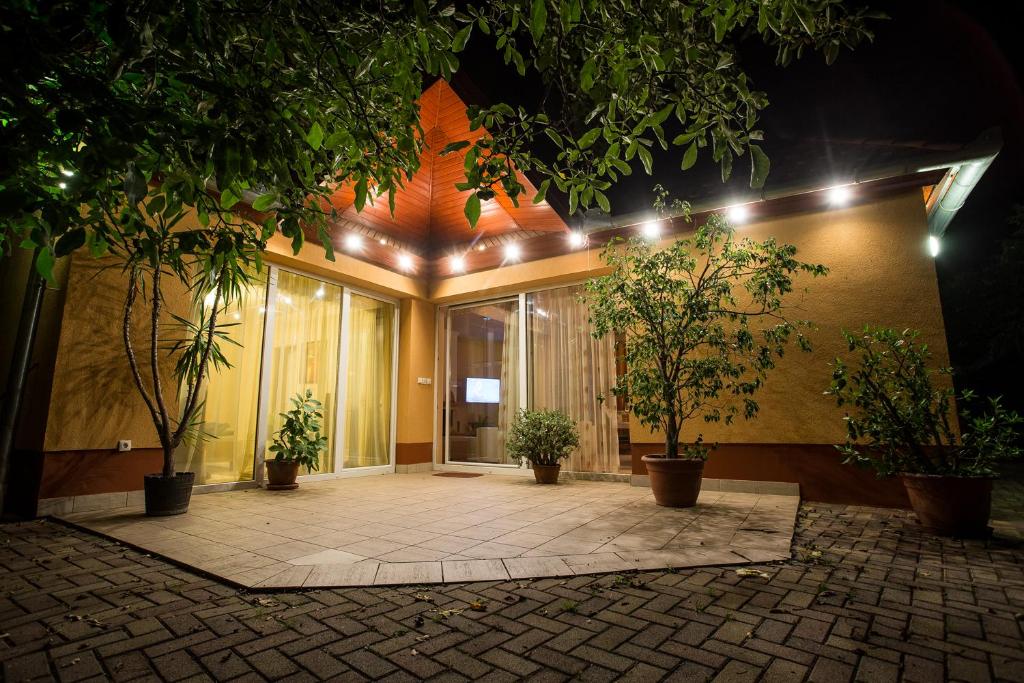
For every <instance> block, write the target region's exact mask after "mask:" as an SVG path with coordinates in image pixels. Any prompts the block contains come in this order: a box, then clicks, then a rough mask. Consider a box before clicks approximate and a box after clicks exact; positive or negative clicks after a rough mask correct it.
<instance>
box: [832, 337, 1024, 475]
mask: <svg viewBox="0 0 1024 683" xmlns="http://www.w3.org/2000/svg"><path fill="white" fill-rule="evenodd" d="M843 336H844V337H845V338H846V342H847V345H848V347H849V352H850V354H851V355H852V356H853V358H852V360H851V361H849V362H847V361H845V360H843V359H841V358H836V359H835V361H834V362H833V365H832V367H833V370H832V384H831V386H830V387H829V390H828V391H827V392H826V394H828V395H831V396H834V397H835V399H836V403H837V404H838V405H840V406H846V407H848V408H849V412H848V413H847V415H846V418H845V420H846V431H847V437H848V440H847V443H846V444H845V445H844V446H842V447H841V448H840V450H841V451H842V452H843V453H844V454H845V455H846V460H845V462H847V463H853V464H857V465H861V466H865V467H874V468H875V469H876V470H877V471H878V474H879V476H892V475H894V474H902V473H905V472H908V473H915V474H939V475H947V476H959V477H972V476H994V475H995V473H996V472H995V467H996V463H998V462H999V461H1000V460H1009V459H1011V458H1016V457H1019V456H1020V454H1021V452H1022V451H1021V449H1020V448H1019V447H1018V446H1017V445H1016V443H1015V442H1016V440H1017V439H1018V431H1019V430H1020V427H1021V425H1024V418H1021V417H1020V416H1019V415H1017V414H1016V413H1014V412H1012V411H1007V410H1006V409H1004V408H1003V407H1002V405H1001V403H1000V399H999V398H991V399H989V401H988V404H989V405H988V409H987V411H984V412H983V411H978V410H975V408H974V404H975V401H976V399H975V396H974V394H973V392H970V391H964V392H962V393H961V394H960V396H959V399H958V400H959V403H960V405H961V409H962V413H961V415H962V418H963V424H964V431H963V433H962V434H960V433H959V432H958V429H957V426H956V424H955V406H954V399H956V394H955V391H954V389H953V386H952V382H943V383H942V386H935V381H934V380H935V379H936V378H937V377H941V376H943V375H945V376H949V375H951V374H952V372H953V370H952V368H938V369H935V368H932V367H929V365H930V363H931V359H932V357H931V352H930V351H929V349H928V345H927V344H922V343H920V342H919V341H918V336H919V333H918V332H917V331H916V330H903V331H902V332H899V331H897V330H893V329H889V328H872V327H865V328H864V330H863V331H862V332H861V333H859V334H854V333H852V332H844V333H843Z"/></svg>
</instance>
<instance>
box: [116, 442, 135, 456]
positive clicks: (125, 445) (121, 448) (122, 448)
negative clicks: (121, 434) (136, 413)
mask: <svg viewBox="0 0 1024 683" xmlns="http://www.w3.org/2000/svg"><path fill="white" fill-rule="evenodd" d="M131 449H132V440H131V439H118V440H117V450H118V452H120V453H124V452H126V451H130V450H131Z"/></svg>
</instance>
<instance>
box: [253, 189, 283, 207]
mask: <svg viewBox="0 0 1024 683" xmlns="http://www.w3.org/2000/svg"><path fill="white" fill-rule="evenodd" d="M275 201H277V195H275V194H274V193H273V192H269V193H267V194H261V195H260V196H259V197H257V198H256V199H255V200H254V201H253V203H252V208H253V209H254V210H255V211H266V210H267V209H269V208H270V207H271V206H272V205H273V204H274V202H275Z"/></svg>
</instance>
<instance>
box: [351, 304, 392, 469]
mask: <svg viewBox="0 0 1024 683" xmlns="http://www.w3.org/2000/svg"><path fill="white" fill-rule="evenodd" d="M351 301H352V303H351V313H350V316H349V348H348V373H347V378H348V382H347V385H346V387H347V389H346V391H347V393H346V396H345V403H346V408H345V467H367V466H371V465H387V464H388V463H389V462H390V461H391V457H390V456H391V369H392V368H391V365H392V358H393V348H394V324H395V308H394V306H393V305H392V304H389V303H387V302H384V301H377V300H376V299H371V298H369V297H364V296H359V295H358V294H353V295H352V297H351Z"/></svg>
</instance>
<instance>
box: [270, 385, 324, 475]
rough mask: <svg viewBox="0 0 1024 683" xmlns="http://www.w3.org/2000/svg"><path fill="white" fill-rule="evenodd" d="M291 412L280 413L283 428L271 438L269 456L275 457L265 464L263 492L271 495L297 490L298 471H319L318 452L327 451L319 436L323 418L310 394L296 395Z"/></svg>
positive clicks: (300, 393)
mask: <svg viewBox="0 0 1024 683" xmlns="http://www.w3.org/2000/svg"><path fill="white" fill-rule="evenodd" d="M291 401H292V409H291V410H289V411H288V412H287V413H281V417H283V418H284V424H282V425H281V428H280V429H279V430H277V434H275V435H274V443H273V444H272V445H271V446H270V451H271V453H277V455H276V456H275V457H274V459H273V460H268V461H267V462H266V465H267V478H268V479H269V483H268V484H267V488H268V489H269V490H271V491H288V490H291V489H295V488H298V487H299V485H298V484H297V483H296V482H295V478H296V477H297V476H298V474H299V468H300V467H305V468H306V471H307V472H312V471H313V470H319V469H320V451H322V450H324V449H325V448H327V437H326V436H321V435H320V421H321V420H323V418H324V414H323V410H322V406H321V403H320V401H317V400H316V399H314V398H313V392H312V391H310V390H309V389H306V393H305V394H303V393H302V392H299V393H297V394H295V396H294V397H292V399H291Z"/></svg>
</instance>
